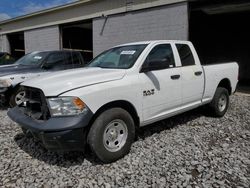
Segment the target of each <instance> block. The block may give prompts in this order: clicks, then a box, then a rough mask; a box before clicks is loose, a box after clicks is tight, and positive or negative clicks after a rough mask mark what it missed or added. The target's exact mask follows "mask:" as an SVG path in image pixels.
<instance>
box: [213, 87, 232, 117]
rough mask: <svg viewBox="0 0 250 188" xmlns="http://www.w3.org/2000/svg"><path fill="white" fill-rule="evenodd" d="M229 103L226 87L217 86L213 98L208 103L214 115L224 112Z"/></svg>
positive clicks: (219, 115)
mask: <svg viewBox="0 0 250 188" xmlns="http://www.w3.org/2000/svg"><path fill="white" fill-rule="evenodd" d="M228 105H229V94H228V91H227V89H225V88H222V87H218V88H217V89H216V92H215V95H214V98H213V100H212V102H211V103H210V104H209V106H210V108H211V109H212V113H213V115H214V116H216V117H222V116H224V114H225V113H226V111H227V109H228Z"/></svg>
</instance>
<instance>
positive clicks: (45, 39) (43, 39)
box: [24, 26, 60, 53]
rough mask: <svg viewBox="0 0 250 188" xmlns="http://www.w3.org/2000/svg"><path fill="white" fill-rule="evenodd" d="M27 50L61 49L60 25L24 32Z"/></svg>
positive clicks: (27, 51)
mask: <svg viewBox="0 0 250 188" xmlns="http://www.w3.org/2000/svg"><path fill="white" fill-rule="evenodd" d="M24 39H25V52H26V53H29V52H32V51H42V50H59V49H60V32H59V27H58V26H51V27H45V28H39V29H34V30H29V31H25V32H24Z"/></svg>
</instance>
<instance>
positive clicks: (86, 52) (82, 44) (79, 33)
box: [61, 21, 93, 62]
mask: <svg viewBox="0 0 250 188" xmlns="http://www.w3.org/2000/svg"><path fill="white" fill-rule="evenodd" d="M92 30H93V29H92V21H88V22H86V21H85V22H81V23H73V24H67V25H62V26H61V36H62V47H63V49H65V50H68V49H71V50H77V51H81V52H82V54H83V57H84V61H85V62H89V61H90V60H91V59H92V58H93V34H92Z"/></svg>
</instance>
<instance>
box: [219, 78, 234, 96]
mask: <svg viewBox="0 0 250 188" xmlns="http://www.w3.org/2000/svg"><path fill="white" fill-rule="evenodd" d="M218 87H223V88H225V89H227V91H228V94H229V95H231V94H232V86H231V82H230V80H229V79H228V78H224V79H222V80H221V81H220V82H219V84H218V86H217V88H218Z"/></svg>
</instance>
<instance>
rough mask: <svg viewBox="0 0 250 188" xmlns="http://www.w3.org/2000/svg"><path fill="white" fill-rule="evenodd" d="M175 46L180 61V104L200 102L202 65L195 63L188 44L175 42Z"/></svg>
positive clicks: (202, 77) (202, 76)
mask: <svg viewBox="0 0 250 188" xmlns="http://www.w3.org/2000/svg"><path fill="white" fill-rule="evenodd" d="M176 47H177V51H178V53H179V58H180V61H181V75H182V83H181V87H182V106H184V107H188V106H189V105H190V106H193V105H198V104H200V103H201V99H202V95H203V91H204V75H203V69H202V66H201V65H200V64H199V63H198V64H199V65H196V60H195V57H194V55H193V53H192V50H191V48H190V46H189V45H188V44H176ZM197 61H198V60H197Z"/></svg>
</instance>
